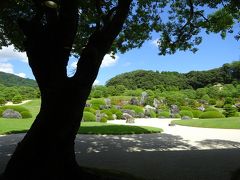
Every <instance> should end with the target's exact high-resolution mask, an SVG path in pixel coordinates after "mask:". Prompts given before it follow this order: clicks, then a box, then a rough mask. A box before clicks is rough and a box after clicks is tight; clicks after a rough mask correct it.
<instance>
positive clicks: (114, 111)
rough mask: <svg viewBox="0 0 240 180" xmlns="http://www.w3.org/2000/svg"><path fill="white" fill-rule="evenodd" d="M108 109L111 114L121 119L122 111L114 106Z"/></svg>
mask: <svg viewBox="0 0 240 180" xmlns="http://www.w3.org/2000/svg"><path fill="white" fill-rule="evenodd" d="M109 110H110V111H111V112H112V114H115V115H116V116H117V119H122V115H123V113H122V111H120V110H119V109H114V108H112V109H109Z"/></svg>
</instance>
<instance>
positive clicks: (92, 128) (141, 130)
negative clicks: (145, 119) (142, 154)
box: [78, 122, 162, 134]
mask: <svg viewBox="0 0 240 180" xmlns="http://www.w3.org/2000/svg"><path fill="white" fill-rule="evenodd" d="M160 132H162V129H160V128H154V127H146V126H126V125H115V124H106V123H98V122H83V123H82V124H81V127H80V129H79V131H78V133H79V134H148V133H160Z"/></svg>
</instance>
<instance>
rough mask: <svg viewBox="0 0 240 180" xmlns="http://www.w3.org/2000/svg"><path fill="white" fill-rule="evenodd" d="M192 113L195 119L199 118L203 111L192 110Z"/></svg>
mask: <svg viewBox="0 0 240 180" xmlns="http://www.w3.org/2000/svg"><path fill="white" fill-rule="evenodd" d="M191 112H192V114H193V117H194V118H199V116H200V115H201V114H202V111H200V110H192V111H191Z"/></svg>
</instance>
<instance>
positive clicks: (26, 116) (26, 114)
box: [21, 111, 32, 118]
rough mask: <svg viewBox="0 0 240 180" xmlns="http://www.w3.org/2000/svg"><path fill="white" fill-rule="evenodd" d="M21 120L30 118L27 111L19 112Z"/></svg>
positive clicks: (30, 115)
mask: <svg viewBox="0 0 240 180" xmlns="http://www.w3.org/2000/svg"><path fill="white" fill-rule="evenodd" d="M21 115H22V118H32V114H31V113H30V112H29V111H22V112H21Z"/></svg>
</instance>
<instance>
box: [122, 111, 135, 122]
mask: <svg viewBox="0 0 240 180" xmlns="http://www.w3.org/2000/svg"><path fill="white" fill-rule="evenodd" d="M123 119H125V120H126V123H134V118H133V117H132V116H131V115H130V114H128V113H123Z"/></svg>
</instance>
